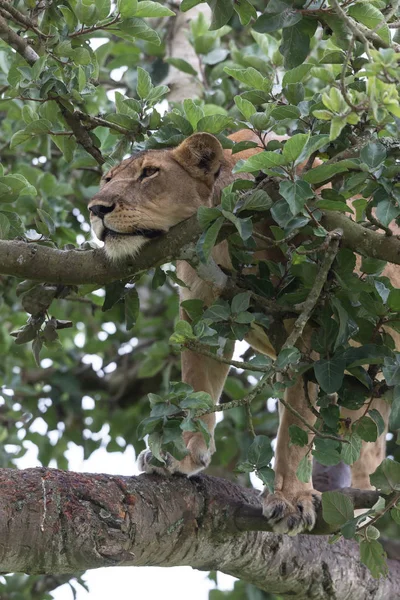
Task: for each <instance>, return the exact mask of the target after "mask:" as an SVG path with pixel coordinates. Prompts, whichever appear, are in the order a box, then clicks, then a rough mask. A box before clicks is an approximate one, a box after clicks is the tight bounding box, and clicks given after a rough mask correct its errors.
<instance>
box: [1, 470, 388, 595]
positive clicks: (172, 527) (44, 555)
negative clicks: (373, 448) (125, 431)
mask: <svg viewBox="0 0 400 600" xmlns="http://www.w3.org/2000/svg"><path fill="white" fill-rule="evenodd" d="M0 489H1V493H0V515H1V516H0V570H1V571H2V572H10V571H14V572H21V571H22V572H25V573H29V574H36V573H52V574H64V573H77V572H81V571H84V570H86V569H93V568H96V567H104V566H111V565H113V566H116V565H120V566H122V565H135V566H147V565H151V566H163V567H171V566H177V565H190V566H192V567H193V568H196V569H201V570H210V569H218V570H219V571H223V572H224V573H229V574H230V575H233V576H235V577H239V578H240V579H244V580H245V581H249V582H251V583H252V584H253V585H255V586H257V587H259V588H261V589H263V590H265V591H269V592H274V593H278V594H281V595H283V596H284V597H288V598H289V597H293V596H295V597H296V598H297V600H302V599H304V600H305V599H309V598H319V599H321V598H348V597H351V598H352V600H367V599H368V600H375V599H381V598H398V597H400V565H399V564H398V563H397V562H395V561H389V562H390V575H389V576H388V577H387V578H386V579H381V580H376V579H373V578H372V576H371V575H370V573H369V571H368V570H367V569H366V567H364V566H363V565H362V564H361V563H360V561H359V552H358V547H357V545H356V544H355V543H352V542H346V541H339V542H337V543H336V544H333V545H329V544H328V540H327V538H326V537H325V536H311V535H300V536H298V537H296V538H292V537H289V536H285V535H276V534H272V533H268V532H261V531H256V532H255V531H240V530H239V526H238V523H239V522H240V519H237V518H236V515H237V514H238V511H239V512H240V508H241V507H243V506H244V505H246V506H248V507H254V508H257V507H259V500H258V495H257V492H256V491H255V490H251V489H246V488H241V487H239V486H237V485H235V484H232V483H231V482H228V481H225V480H222V479H216V478H213V477H207V476H200V477H193V478H191V479H187V478H184V477H171V478H161V477H158V476H156V475H154V476H148V475H141V476H139V477H116V476H109V475H88V474H80V473H71V472H64V471H58V470H51V469H44V468H38V469H27V470H25V471H17V470H14V469H2V470H1V471H0ZM250 510H251V508H250Z"/></svg>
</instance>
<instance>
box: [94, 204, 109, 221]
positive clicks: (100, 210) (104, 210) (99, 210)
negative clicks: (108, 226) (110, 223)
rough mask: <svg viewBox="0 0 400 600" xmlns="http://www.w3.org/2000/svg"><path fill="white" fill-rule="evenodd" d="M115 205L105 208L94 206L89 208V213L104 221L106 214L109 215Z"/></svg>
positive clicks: (101, 205)
mask: <svg viewBox="0 0 400 600" xmlns="http://www.w3.org/2000/svg"><path fill="white" fill-rule="evenodd" d="M114 208H115V204H111V206H105V205H104V204H95V205H94V206H89V210H90V212H92V213H93V214H94V215H96V217H100V219H104V217H105V215H106V214H107V213H110V212H112V211H113V210H114Z"/></svg>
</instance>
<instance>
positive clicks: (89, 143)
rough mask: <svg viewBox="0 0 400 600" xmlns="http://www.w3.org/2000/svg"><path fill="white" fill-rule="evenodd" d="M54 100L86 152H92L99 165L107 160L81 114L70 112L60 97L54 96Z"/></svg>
mask: <svg viewBox="0 0 400 600" xmlns="http://www.w3.org/2000/svg"><path fill="white" fill-rule="evenodd" d="M54 100H55V101H56V102H57V104H58V106H59V107H60V111H61V114H62V116H63V117H64V119H65V121H66V122H67V124H68V125H69V126H70V127H71V129H72V131H73V134H74V136H75V139H76V141H77V142H78V144H80V145H81V146H83V148H84V149H85V150H86V152H88V153H89V154H91V155H92V156H93V158H94V159H95V161H96V162H98V164H99V165H103V164H104V163H105V162H106V160H105V158H103V156H102V154H101V152H100V150H99V148H97V146H95V145H94V143H93V140H92V138H91V137H90V135H89V133H88V131H87V130H86V129H85V127H84V126H83V125H82V123H81V120H80V118H79V116H78V115H77V114H76V111H74V112H70V111H69V110H68V109H67V108H65V106H64V105H63V104H62V102H61V101H60V100H59V99H58V98H54Z"/></svg>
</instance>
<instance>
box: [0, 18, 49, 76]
mask: <svg viewBox="0 0 400 600" xmlns="http://www.w3.org/2000/svg"><path fill="white" fill-rule="evenodd" d="M0 38H1V39H2V40H4V41H5V42H6V44H8V45H9V46H11V48H14V50H16V51H17V52H18V54H20V55H21V56H23V57H24V59H25V60H26V62H27V63H28V64H29V65H31V66H32V65H34V64H35V62H36V61H37V60H39V58H40V57H39V55H38V54H37V52H35V50H34V49H33V48H32V47H31V46H30V45H29V44H28V42H27V41H26V40H25V39H24V38H22V37H20V36H19V35H18V34H17V33H15V31H13V30H12V29H11V28H10V27H9V26H8V25H7V21H6V20H5V19H4V18H3V17H1V16H0Z"/></svg>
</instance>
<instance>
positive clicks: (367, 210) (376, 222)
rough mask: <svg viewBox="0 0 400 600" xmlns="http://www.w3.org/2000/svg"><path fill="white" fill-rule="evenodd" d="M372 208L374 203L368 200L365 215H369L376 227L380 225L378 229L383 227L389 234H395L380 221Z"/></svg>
mask: <svg viewBox="0 0 400 600" xmlns="http://www.w3.org/2000/svg"><path fill="white" fill-rule="evenodd" d="M372 208H373V207H372V203H371V202H368V204H367V206H366V207H365V216H366V217H367V219H368V221H369V222H370V223H372V225H375V227H378V229H383V231H384V232H385V234H386V235H387V236H390V235H393V232H392V230H391V229H390V228H389V227H386V225H384V224H383V223H381V222H380V221H378V219H377V218H376V217H375V216H374V215H373V214H372Z"/></svg>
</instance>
